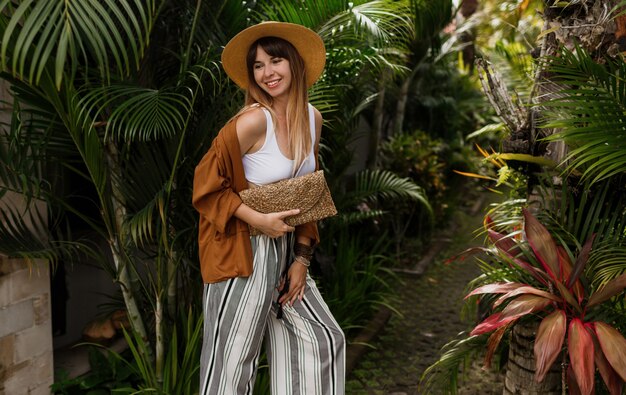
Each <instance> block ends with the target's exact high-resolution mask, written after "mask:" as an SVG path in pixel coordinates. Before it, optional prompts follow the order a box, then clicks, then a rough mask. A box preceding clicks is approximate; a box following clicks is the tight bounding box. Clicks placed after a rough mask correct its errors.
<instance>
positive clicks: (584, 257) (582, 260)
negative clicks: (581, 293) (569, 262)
mask: <svg viewBox="0 0 626 395" xmlns="http://www.w3.org/2000/svg"><path fill="white" fill-rule="evenodd" d="M595 238H596V234H595V233H594V234H592V235H591V237H589V239H587V241H586V242H585V245H583V248H582V249H581V250H580V253H578V257H576V262H575V263H574V267H573V270H572V274H571V275H570V277H569V280H567V288H571V287H572V285H574V282H575V281H576V280H578V277H580V275H581V273H582V272H583V269H584V268H585V265H586V264H587V261H588V260H589V254H590V253H591V246H592V245H593V240H594V239H595Z"/></svg>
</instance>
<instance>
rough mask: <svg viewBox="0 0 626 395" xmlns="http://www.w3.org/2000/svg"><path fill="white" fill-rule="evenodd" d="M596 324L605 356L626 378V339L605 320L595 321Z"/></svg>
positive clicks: (625, 378) (622, 376)
mask: <svg viewBox="0 0 626 395" xmlns="http://www.w3.org/2000/svg"><path fill="white" fill-rule="evenodd" d="M594 326H595V329H596V336H598V342H599V343H600V347H602V352H604V356H605V357H606V359H607V360H608V361H609V363H610V364H611V367H612V368H613V369H615V371H616V372H617V374H619V375H620V377H621V378H622V380H626V339H624V337H623V336H622V335H621V334H620V333H619V332H618V331H617V330H616V329H615V328H613V327H612V326H610V325H607V324H605V323H604V322H595V323H594Z"/></svg>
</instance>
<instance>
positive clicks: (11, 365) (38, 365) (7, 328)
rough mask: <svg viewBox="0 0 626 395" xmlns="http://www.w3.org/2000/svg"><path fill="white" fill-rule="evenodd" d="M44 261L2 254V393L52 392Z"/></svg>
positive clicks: (0, 327) (48, 304) (47, 289)
mask: <svg viewBox="0 0 626 395" xmlns="http://www.w3.org/2000/svg"><path fill="white" fill-rule="evenodd" d="M48 270H49V269H48V263H47V262H45V261H31V262H26V261H24V260H21V259H6V258H0V394H6V395H21V394H37V395H39V394H41V395H44V394H46V395H49V394H50V385H51V384H52V382H53V367H52V328H51V321H50V277H49V274H48Z"/></svg>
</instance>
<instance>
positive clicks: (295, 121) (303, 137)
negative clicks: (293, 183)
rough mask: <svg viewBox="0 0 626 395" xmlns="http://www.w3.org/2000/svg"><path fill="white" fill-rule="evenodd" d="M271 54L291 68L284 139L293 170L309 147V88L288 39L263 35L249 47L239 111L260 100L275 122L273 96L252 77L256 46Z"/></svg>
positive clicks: (259, 102) (301, 61) (299, 57)
mask: <svg viewBox="0 0 626 395" xmlns="http://www.w3.org/2000/svg"><path fill="white" fill-rule="evenodd" d="M259 46H260V47H261V48H263V50H264V51H265V52H266V53H267V54H268V55H270V56H275V57H280V58H284V59H287V60H288V61H289V68H290V71H291V86H290V88H289V100H288V101H287V141H288V142H289V153H290V156H291V157H292V158H293V159H294V169H293V170H294V172H295V171H296V170H297V169H298V168H299V167H300V164H302V162H303V161H304V159H305V158H306V157H307V155H308V154H309V152H310V150H311V132H312V130H311V128H310V124H309V109H308V106H307V103H308V92H307V87H306V71H305V70H306V69H305V68H304V61H303V60H302V57H301V56H300V54H299V53H298V51H297V50H296V49H295V48H294V46H293V45H291V44H290V43H289V42H288V41H286V40H283V39H282V38H278V37H263V38H260V39H258V40H257V41H256V42H254V43H253V44H252V45H251V46H250V49H249V50H248V56H247V58H246V64H247V69H248V81H249V83H248V89H247V91H246V102H245V103H246V104H245V107H244V108H243V109H242V111H246V110H247V109H249V108H250V106H252V105H253V104H256V103H258V104H260V105H262V106H263V107H265V108H267V109H268V110H269V112H270V114H271V115H272V120H273V122H274V125H276V124H277V123H276V114H275V113H274V111H273V110H272V104H273V101H274V100H273V98H272V96H271V95H270V94H269V93H267V92H265V91H264V90H263V89H261V87H260V86H259V85H258V84H257V83H256V81H255V80H254V69H253V66H254V61H255V60H256V52H257V48H258V47H259Z"/></svg>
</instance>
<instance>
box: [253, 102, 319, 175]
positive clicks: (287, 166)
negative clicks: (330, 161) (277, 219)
mask: <svg viewBox="0 0 626 395" xmlns="http://www.w3.org/2000/svg"><path fill="white" fill-rule="evenodd" d="M261 109H262V110H263V112H264V113H265V119H266V123H267V128H266V129H265V142H264V143H263V146H262V147H261V149H259V150H258V151H256V152H254V153H251V154H244V155H243V157H242V158H241V159H242V161H243V170H244V173H245V174H246V179H247V180H248V182H250V183H252V184H256V185H266V184H271V183H273V182H276V181H280V180H284V179H286V178H292V177H296V176H302V175H305V174H309V173H312V172H314V171H315V150H314V148H315V115H314V113H313V106H312V105H311V104H309V125H310V128H311V151H310V152H309V155H307V157H306V158H305V159H304V161H303V162H302V164H301V165H300V167H299V169H298V170H297V171H296V172H295V174H294V172H293V160H292V159H289V158H287V157H285V155H283V153H282V152H280V148H279V147H278V141H276V134H275V133H274V124H273V123H272V116H271V115H270V112H269V111H268V110H267V109H266V108H263V107H261Z"/></svg>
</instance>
